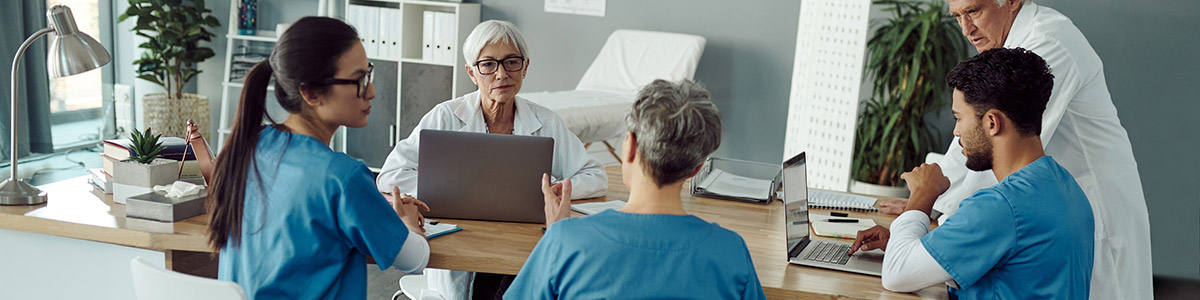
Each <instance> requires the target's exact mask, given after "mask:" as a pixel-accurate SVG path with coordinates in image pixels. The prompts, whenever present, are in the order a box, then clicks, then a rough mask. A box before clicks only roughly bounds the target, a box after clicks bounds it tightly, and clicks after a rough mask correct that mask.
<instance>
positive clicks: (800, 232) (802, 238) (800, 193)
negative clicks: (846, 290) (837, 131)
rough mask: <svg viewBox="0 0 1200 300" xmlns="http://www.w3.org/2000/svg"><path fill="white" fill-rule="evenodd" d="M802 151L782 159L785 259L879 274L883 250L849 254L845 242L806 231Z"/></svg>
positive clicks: (803, 263)
mask: <svg viewBox="0 0 1200 300" xmlns="http://www.w3.org/2000/svg"><path fill="white" fill-rule="evenodd" d="M806 171H807V168H806V167H805V164H804V152H801V153H800V154H797V155H796V156H793V157H792V158H790V159H788V160H787V161H785V162H783V200H784V201H783V210H784V220H785V222H787V223H786V224H784V231H785V232H786V234H787V249H788V262H790V263H793V264H797V265H805V266H812V267H819V268H826V269H834V270H840V271H847V272H854V273H861V274H867V275H874V276H880V273H881V271H882V270H883V251H879V250H878V249H876V250H871V251H865V252H864V251H859V252H857V253H855V254H854V255H853V256H851V255H847V253H848V252H849V251H850V244H851V243H849V242H845V241H843V240H838V239H827V238H822V237H817V236H812V235H810V234H809V232H810V231H809V220H811V219H812V218H811V216H809V211H808V178H807V177H808V174H807V173H806Z"/></svg>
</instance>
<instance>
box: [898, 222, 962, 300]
mask: <svg viewBox="0 0 1200 300" xmlns="http://www.w3.org/2000/svg"><path fill="white" fill-rule="evenodd" d="M926 233H929V216H926V215H925V213H922V212H920V211H916V210H910V211H906V212H904V213H903V214H900V217H897V218H896V220H895V221H892V228H891V237H890V238H889V239H888V244H887V252H886V254H884V256H883V288H885V289H888V290H890V291H896V292H912V291H916V290H919V289H923V288H925V287H928V286H931V285H935V284H938V283H942V282H946V281H950V280H951V278H950V273H947V272H946V270H945V269H943V268H942V266H941V265H940V264H938V262H937V261H936V260H934V259H933V256H930V255H929V251H927V250H925V246H923V245H921V237H922V236H925V234H926Z"/></svg>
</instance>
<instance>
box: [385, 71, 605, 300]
mask: <svg viewBox="0 0 1200 300" xmlns="http://www.w3.org/2000/svg"><path fill="white" fill-rule="evenodd" d="M515 100H516V106H517V113H516V115H515V116H514V117H513V134H514V135H530V136H543V137H550V138H554V158H553V163H552V166H551V174H550V176H553V177H554V178H558V179H565V178H570V179H571V198H572V199H582V198H592V197H600V196H604V193H605V191H607V190H608V174H607V173H605V172H604V167H603V166H601V165H600V162H598V161H596V159H594V158H592V157H591V155H589V154H588V153H587V149H585V148H584V147H583V143H582V142H580V141H579V138H578V137H575V134H573V133H571V131H570V130H568V129H567V126H566V124H564V123H563V121H562V119H560V118H559V117H558V115H557V114H555V113H554V111H552V110H550V109H548V108H545V107H542V106H541V105H537V104H536V103H533V102H529V101H528V100H525V99H523V98H521V97H520V96H517V97H516V98H515ZM479 106H480V102H479V91H475V92H473V93H470V94H466V95H463V96H462V97H458V98H455V99H451V100H448V101H446V102H442V103H441V104H438V105H437V106H435V107H433V109H432V110H430V111H429V113H427V114H425V116H424V117H422V118H421V123H420V124H417V127H416V128H414V129H413V132H412V134H409V136H408V138H407V139H404V140H402V141H400V142H399V143H397V144H396V148H395V149H392V153H391V154H388V157H387V161H385V162H384V163H383V170H382V171H381V172H380V173H379V178H377V179H376V181H375V184H376V185H377V186H378V188H379V190H380V191H384V192H391V191H392V186H393V185H395V186H398V187H399V188H400V192H402V193H408V194H413V195H417V198H420V193H418V191H417V171H418V166H417V150H418V149H420V147H419V145H420V137H421V134H420V132H421V129H437V130H456V131H466V132H487V123H486V122H485V121H484V120H483V111H482V110H481V109H480V107H479ZM480 151H487V150H486V149H480ZM532 180H537V179H532ZM425 275H426V282H427V284H428V288H429V289H431V290H435V291H437V293H438V294H440V296H441V297H443V298H444V299H470V298H471V290H470V289H471V282H472V281H474V278H475V274H474V273H472V272H464V271H450V270H441V269H432V268H430V269H426V270H425ZM413 297H415V296H413Z"/></svg>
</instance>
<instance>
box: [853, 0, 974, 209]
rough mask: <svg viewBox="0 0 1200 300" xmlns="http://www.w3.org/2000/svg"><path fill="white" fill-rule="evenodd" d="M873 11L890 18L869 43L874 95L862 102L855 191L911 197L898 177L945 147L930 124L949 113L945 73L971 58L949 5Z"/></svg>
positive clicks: (896, 1)
mask: <svg viewBox="0 0 1200 300" xmlns="http://www.w3.org/2000/svg"><path fill="white" fill-rule="evenodd" d="M873 3H874V4H875V5H885V6H888V8H886V9H885V11H888V12H891V13H892V16H891V18H889V19H876V20H872V27H875V28H877V30H876V31H875V33H874V35H872V36H871V39H870V40H868V41H867V53H868V58H867V68H866V70H865V72H866V73H867V76H870V77H872V78H873V82H872V86H873V87H874V92H873V93H872V96H871V98H868V99H864V100H863V102H862V110H861V113H860V114H859V118H858V125H857V127H856V129H855V130H856V132H855V140H854V148H855V154H854V160H853V162H852V165H851V176H853V179H854V180H855V181H856V182H854V183H852V184H851V190H852V191H854V192H859V193H867V194H874V195H890V196H898V197H907V196H908V190H907V189H906V188H904V187H903V186H902V185H901V184H902V181H901V180H900V174H902V173H904V172H906V171H908V170H911V169H912V168H913V167H915V166H917V165H919V164H920V163H921V162H922V160H923V158H924V156H925V155H926V154H927V153H929V152H930V151H931V150H933V149H935V148H934V147H936V146H938V145H941V143H940V141H937V140H935V139H934V135H933V133H932V131H931V130H930V129H931V128H929V127H926V124H925V116H926V115H927V114H929V113H930V112H937V111H939V110H940V109H942V108H943V107H945V103H946V101H945V100H944V98H945V97H947V96H948V95H949V93H947V89H946V81H945V80H946V79H945V78H946V73H947V72H949V71H950V70H951V69H952V68H954V66H955V65H956V64H958V62H959V61H961V60H963V59H964V58H966V56H967V43H966V40H965V39H963V37H962V36H961V35H960V33H959V29H958V24H957V23H956V21H955V20H954V17H953V16H950V15H949V14H948V13H947V10H946V7H945V2H944V1H924V0H876V1H874V2H873ZM876 187H881V188H883V190H890V191H891V192H885V191H880V190H874V189H872V188H876ZM864 188H866V189H864Z"/></svg>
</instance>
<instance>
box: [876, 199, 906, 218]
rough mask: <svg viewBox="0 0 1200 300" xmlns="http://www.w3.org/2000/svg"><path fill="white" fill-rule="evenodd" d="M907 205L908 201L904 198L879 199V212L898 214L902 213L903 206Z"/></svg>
mask: <svg viewBox="0 0 1200 300" xmlns="http://www.w3.org/2000/svg"><path fill="white" fill-rule="evenodd" d="M907 205H908V201H904V200H880V201H879V212H881V213H885V214H889V215H899V214H901V213H904V207H905V206H907Z"/></svg>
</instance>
